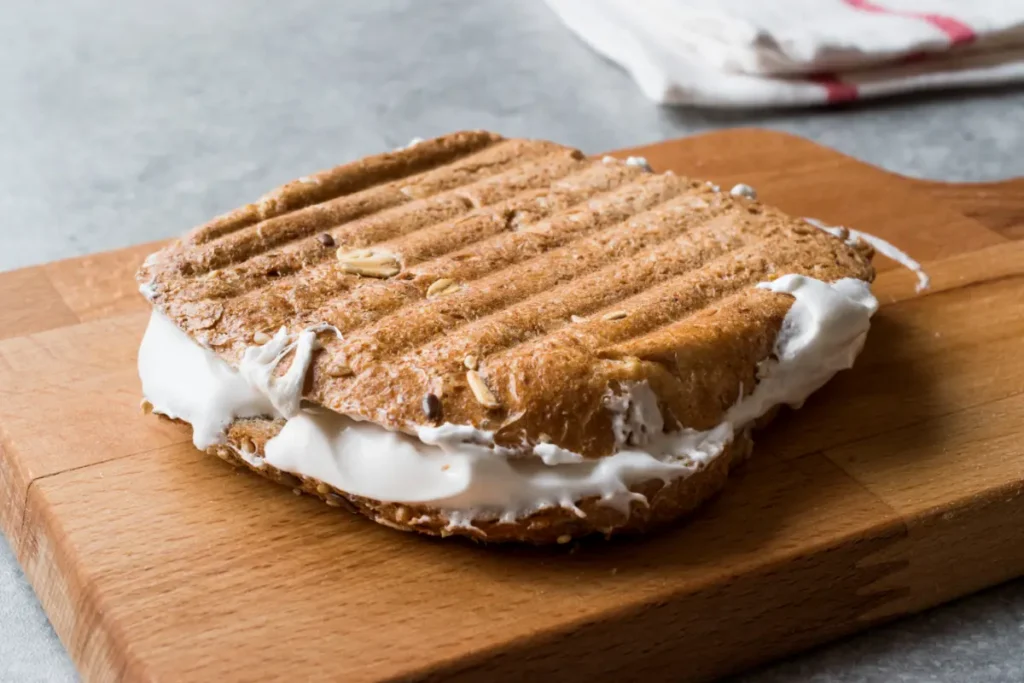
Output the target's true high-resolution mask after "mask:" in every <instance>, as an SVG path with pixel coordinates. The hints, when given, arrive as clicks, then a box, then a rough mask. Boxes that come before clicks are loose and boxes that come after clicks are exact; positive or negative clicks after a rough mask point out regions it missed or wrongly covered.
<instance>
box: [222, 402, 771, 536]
mask: <svg viewBox="0 0 1024 683" xmlns="http://www.w3.org/2000/svg"><path fill="white" fill-rule="evenodd" d="M774 414H775V411H772V412H771V413H770V414H768V415H766V416H764V417H763V418H762V419H761V420H759V421H758V423H757V425H756V426H758V427H759V426H762V425H764V424H766V423H767V422H768V421H770V420H771V419H772V417H773V416H774ZM282 425H283V422H282V421H274V420H267V419H245V420H238V421H236V422H235V423H234V424H232V426H231V427H230V428H229V430H228V433H227V437H228V438H227V443H226V444H218V445H216V446H212V447H210V448H208V449H207V452H208V453H210V454H212V455H216V456H218V457H219V458H221V459H223V460H225V461H227V462H229V463H231V464H232V465H235V466H236V467H243V468H247V469H250V470H252V471H253V472H255V473H257V474H259V475H260V476H262V477H265V478H267V479H270V480H271V481H275V482H277V483H278V484H281V485H283V486H287V487H289V488H291V489H292V490H293V491H295V492H296V493H304V494H308V495H311V496H314V497H316V498H319V499H320V500H322V501H324V502H325V503H327V505H330V506H332V507H337V508H344V509H346V510H348V511H349V512H352V513H358V514H362V515H364V516H366V517H368V518H370V519H372V520H373V521H375V522H377V523H378V524H383V525H385V526H388V527H391V528H393V529H398V530H400V531H414V532H418V533H422V534H428V535H432V536H452V535H457V536H466V537H469V538H471V539H473V540H476V541H487V542H524V543H534V544H552V543H568V542H569V541H571V540H574V539H578V538H581V537H583V536H588V535H591V534H604V535H605V536H606V537H611V536H613V535H620V534H636V533H641V532H646V531H650V530H652V529H654V528H657V527H659V526H662V525H664V524H667V523H669V522H674V521H676V520H679V519H680V518H682V517H685V516H686V515H688V514H690V513H691V512H693V511H694V510H696V509H697V508H698V507H699V506H700V505H701V504H702V503H704V502H705V501H707V500H708V499H709V498H711V497H712V496H714V495H715V494H716V493H718V492H719V491H720V490H721V489H722V488H723V487H724V486H725V484H726V481H727V479H728V476H729V472H730V471H731V470H732V469H733V468H734V467H735V466H736V465H738V464H739V463H741V462H743V461H744V460H746V458H747V457H748V456H749V455H750V453H751V451H752V449H753V441H752V439H751V435H750V431H751V430H750V429H744V430H741V431H739V432H737V433H736V435H735V437H734V438H733V440H732V441H731V442H730V443H729V444H727V445H726V447H725V448H724V450H723V451H722V452H721V454H719V455H718V457H716V458H714V459H713V460H712V461H711V462H710V463H708V464H707V465H706V466H705V467H703V468H702V469H700V470H698V471H696V472H694V473H693V474H691V475H690V476H687V477H680V478H676V479H673V480H671V481H669V482H668V483H665V482H663V481H662V480H661V479H651V480H647V481H644V482H640V483H638V484H636V485H634V486H631V487H630V490H631V491H633V492H634V493H637V494H641V496H642V498H641V497H640V496H638V497H637V500H634V501H633V502H632V503H631V505H630V507H629V511H628V514H627V513H625V512H623V511H621V510H620V509H618V508H616V507H611V506H609V505H607V504H604V503H603V502H602V501H601V499H600V498H599V497H596V496H595V497H590V498H585V499H582V500H579V501H576V507H575V509H574V508H571V507H560V506H553V507H548V508H545V509H542V510H539V511H537V512H534V513H533V514H530V515H527V516H524V517H520V518H518V519H516V520H514V521H502V520H499V519H486V518H479V519H476V520H474V521H473V524H472V525H471V526H470V525H453V524H451V523H450V520H449V518H448V514H447V513H446V511H445V510H443V509H438V508H434V507H431V506H427V505H420V504H409V503H397V502H388V501H381V500H375V499H372V498H366V497H363V496H357V495H353V494H351V493H348V492H346V491H341V490H339V489H337V488H335V487H333V486H331V485H329V484H327V483H325V482H323V481H321V480H319V479H316V478H314V477H307V476H299V475H296V474H293V473H290V472H285V471H283V470H280V469H278V468H276V467H274V466H272V465H270V464H269V463H267V462H265V461H263V454H264V447H265V445H266V443H267V441H269V440H270V439H272V438H273V437H274V436H276V435H277V433H278V432H279V431H280V429H281V426H282ZM644 499H646V501H645V500H644Z"/></svg>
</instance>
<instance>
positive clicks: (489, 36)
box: [0, 0, 1024, 683]
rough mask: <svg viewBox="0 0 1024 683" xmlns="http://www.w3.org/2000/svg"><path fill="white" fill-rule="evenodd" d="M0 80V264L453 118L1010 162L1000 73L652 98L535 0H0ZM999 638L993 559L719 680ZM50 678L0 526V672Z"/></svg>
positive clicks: (900, 657) (107, 242) (551, 130)
mask: <svg viewBox="0 0 1024 683" xmlns="http://www.w3.org/2000/svg"><path fill="white" fill-rule="evenodd" d="M286 4H287V6H286ZM0 93H3V94H2V96H0V97H2V98H3V106H0V270H2V269H7V268H15V267H19V266H24V265H30V264H33V263H39V262H43V261H47V260H50V259H56V258H63V257H67V256H73V255H76V254H85V253H89V252H93V251H99V250H104V249H110V248H114V247H121V246H125V245H129V244H133V243H136V242H141V241H146V240H151V239H156V238H159V237H167V236H170V235H173V234H176V233H179V232H181V231H182V230H183V229H185V228H187V227H189V226H191V225H193V224H195V223H198V222H200V221H201V220H203V219H205V218H208V217H210V216H211V215H213V214H216V213H218V212H220V211H223V210H226V209H228V208H231V207H233V206H235V205H237V204H240V203H243V202H245V201H248V200H250V199H251V198H253V197H255V196H258V195H259V194H261V193H262V192H263V191H264V190H266V189H268V188H270V187H272V186H274V185H276V184H279V183H281V182H283V181H286V180H289V179H291V178H294V177H296V176H299V175H302V174H304V173H306V172H308V171H310V170H311V169H318V168H322V167H327V166H331V165H333V164H335V163H338V162H340V161H343V160H347V159H351V158H354V157H357V156H360V155H363V154H367V153H371V152H376V151H379V150H382V149H388V148H391V147H394V146H397V145H399V144H404V143H405V142H407V141H408V140H409V139H410V138H412V137H413V136H424V137H425V136H430V135H433V134H437V133H442V132H446V131H450V130H455V129H459V128H491V129H495V130H498V131H501V132H504V133H506V134H509V135H528V136H537V137H547V138H553V139H557V140H559V141H563V142H566V143H570V144H573V145H577V146H579V147H581V148H583V149H584V150H587V151H592V152H596V151H600V150H603V149H609V148H614V147H622V146H627V145H633V144H638V143H643V142H651V141H655V140H659V139H663V138H667V137H676V136H680V135H685V134H688V133H692V132H696V131H701V130H707V129H710V128H717V127H722V126H735V125H761V126H767V127H772V128H779V129H783V130H787V131H792V132H795V133H798V134H800V135H804V136H806V137H809V138H812V139H814V140H818V141H820V142H822V143H824V144H827V145H830V146H833V147H836V148H838V149H840V150H843V151H845V152H847V153H849V154H853V155H854V156H858V157H860V158H863V159H866V160H868V161H870V162H872V163H875V164H878V165H881V166H884V167H886V168H888V169H891V170H894V171H897V172H900V173H904V174H909V175H915V176H923V177H929V178H937V179H948V180H982V179H998V178H1003V177H1007V176H1012V175H1024V154H1022V153H1021V152H1022V149H1024V145H1022V143H1024V93H1022V92H1019V91H1017V92H1013V91H1002V92H986V93H981V94H973V95H971V96H970V97H969V98H968V97H966V96H965V95H951V96H947V97H944V98H941V97H939V98H929V99H903V100H898V101H894V102H889V103H885V104H876V105H872V106H870V107H855V108H850V109H842V110H836V111H821V110H819V111H801V112H784V113H776V114H764V115H759V116H750V115H744V116H738V115H726V114H706V113H696V112H680V111H670V110H664V109H659V108H657V107H655V106H653V105H651V104H649V103H648V102H646V101H645V100H643V99H641V97H640V96H639V94H638V92H637V90H636V88H635V87H634V86H633V84H632V83H631V82H630V81H629V80H628V79H627V77H626V76H625V75H624V74H622V73H621V72H619V71H618V70H617V69H615V68H614V67H612V66H611V65H609V64H607V63H605V62H603V61H602V60H601V59H599V58H597V57H595V56H594V55H593V54H591V53H590V52H589V51H588V50H587V49H586V48H584V47H583V46H582V45H581V44H579V43H577V42H576V41H575V40H574V39H572V38H571V37H570V36H569V35H568V33H567V32H566V31H565V30H564V29H563V28H562V27H561V26H560V25H559V24H558V23H557V22H556V21H555V20H554V18H553V16H552V15H551V14H550V13H549V12H548V10H547V9H546V8H545V7H544V6H543V5H542V4H540V2H539V0H522V1H520V2H499V0H475V1H474V0H463V1H455V0H444V1H441V0H433V1H428V0H408V1H406V2H369V1H364V0H359V1H357V0H350V1H349V2H332V1H330V0H319V1H317V0H306V1H292V2H289V3H284V2H270V1H267V2H254V1H252V0H249V1H243V0H230V1H229V0H177V1H176V2H172V1H170V0H164V1H161V2H156V1H153V0H150V1H147V2H128V1H127V0H122V1H121V2H113V1H108V2H103V1H101V0H91V1H86V0H80V1H77V2H71V1H70V0H65V1H63V2H58V1H55V0H49V1H46V2H29V0H4V2H3V3H0ZM0 305H2V302H0ZM1022 643H1024V582H1017V583H1015V584H1011V585H1009V586H1005V587H1002V588H999V589H996V590H993V591H990V592H988V593H985V594H982V595H979V596H976V597H973V598H970V599H968V600H964V601H961V602H960V603H957V604H955V605H952V606H948V607H944V608H941V609H938V610H935V611H933V612H930V613H928V614H926V615H923V616H920V617H917V618H913V619H908V620H904V621H902V622H899V623H898V624H896V625H894V626H891V627H887V628H884V629H877V630H874V631H872V632H870V633H868V634H865V635H863V636H859V637H856V638H853V639H850V640H847V641H845V642H842V643H839V644H836V645H832V646H829V647H826V648H824V649H821V650H818V651H816V652H813V653H810V654H808V655H804V656H801V657H799V658H796V659H793V660H791V661H789V662H785V663H782V664H779V665H775V666H773V667H771V668H768V669H765V670H763V671H761V672H757V673H755V674H752V675H749V676H746V677H744V678H743V679H742V680H743V681H745V682H748V683H769V682H771V683H779V682H782V681H787V682H788V681H821V682H825V681H829V682H831V681H836V682H839V681H842V682H844V683H845V682H850V683H853V682H861V681H942V682H945V681H949V682H954V681H956V682H958V683H959V682H961V681H986V682H1003V681H1022V680H1024V647H1022ZM73 678H74V673H73V669H72V666H71V664H70V662H69V661H68V659H67V658H66V655H65V654H64V653H63V650H62V648H61V647H60V644H59V643H58V642H57V641H56V638H55V637H54V635H53V633H52V631H51V630H50V628H49V625H48V623H47V621H46V617H45V615H44V614H43V613H42V611H41V610H40V608H39V606H38V604H37V603H36V601H35V598H34V596H33V594H32V590H31V588H30V587H29V586H28V585H27V584H26V583H25V581H24V579H23V577H22V576H21V573H20V570H18V569H17V565H16V564H15V562H14V560H13V558H12V556H11V554H10V551H9V549H8V548H7V546H6V544H5V543H2V542H0V681H61V680H73Z"/></svg>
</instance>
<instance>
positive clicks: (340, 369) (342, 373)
mask: <svg viewBox="0 0 1024 683" xmlns="http://www.w3.org/2000/svg"><path fill="white" fill-rule="evenodd" d="M327 374H328V375H330V376H331V377H351V376H352V375H354V374H356V373H355V372H354V371H353V370H352V368H350V367H349V366H348V365H346V364H345V363H340V362H339V363H335V364H334V365H332V366H330V367H329V368H328V369H327Z"/></svg>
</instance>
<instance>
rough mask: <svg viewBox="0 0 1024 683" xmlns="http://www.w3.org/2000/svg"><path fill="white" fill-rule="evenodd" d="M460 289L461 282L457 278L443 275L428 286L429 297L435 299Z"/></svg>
mask: <svg viewBox="0 0 1024 683" xmlns="http://www.w3.org/2000/svg"><path fill="white" fill-rule="evenodd" d="M458 290H459V283H458V282H456V281H455V280H452V279H449V278H446V277H443V278H441V279H440V280H437V281H436V282H434V283H433V284H432V285H430V287H428V288H427V298H428V299H433V298H436V297H439V296H444V295H445V294H452V293H453V292H457V291H458Z"/></svg>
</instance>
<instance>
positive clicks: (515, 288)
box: [138, 131, 916, 544]
mask: <svg viewBox="0 0 1024 683" xmlns="http://www.w3.org/2000/svg"><path fill="white" fill-rule="evenodd" d="M872 242H873V240H870V239H866V238H865V236H864V235H862V234H859V233H857V234H853V233H851V232H850V231H847V230H845V229H841V228H829V227H828V226H824V225H815V224H812V223H808V222H807V221H805V220H803V219H800V218H795V217H791V216H788V215H786V214H785V213H783V212H781V211H779V210H777V209H775V208H772V207H771V206H768V205H765V204H763V203H761V202H759V201H758V200H757V198H756V192H755V191H754V190H753V188H750V187H748V186H745V185H740V186H737V187H735V188H732V190H731V191H723V190H722V189H721V188H718V187H717V186H714V185H713V184H711V183H707V182H702V181H700V180H694V179H689V178H684V177H681V176H677V175H674V174H672V173H654V172H652V171H651V169H650V167H649V166H648V165H647V164H646V162H645V161H644V160H643V159H638V158H630V159H628V160H626V161H620V160H618V159H613V158H611V157H605V158H590V157H587V156H585V155H584V154H582V153H581V152H579V151H578V150H575V149H572V148H569V147H565V146H562V145H559V144H555V143H552V142H546V141H537V140H523V139H506V138H503V137H501V136H499V135H496V134H493V133H488V132H482V131H473V132H459V133H454V134H451V135H446V136H442V137H439V138H435V139H432V140H426V141H416V142H415V143H414V144H412V145H410V146H408V147H406V148H402V149H399V150H395V151H393V152H389V153H384V154H379V155H375V156H370V157H367V158H364V159H361V160H359V161H356V162H353V163H349V164H345V165H342V166H339V167H337V168H333V169H330V170H327V171H323V172H320V173H317V174H314V175H310V176H306V177H303V178H300V179H298V180H296V181H293V182H291V183H288V184H286V185H284V186H282V187H280V188H278V189H276V190H274V191H272V192H271V193H269V194H267V195H265V196H264V197H263V198H261V199H260V200H259V201H257V202H255V203H252V204H248V205H246V206H243V207H241V208H239V209H237V210H235V211H232V212H230V213H228V214H225V215H223V216H220V217H218V218H216V219H214V220H212V221H210V222H209V223H206V224H205V225H201V226H199V227H197V228H195V229H194V230H192V231H191V232H189V233H188V234H186V235H185V236H184V237H183V238H181V239H180V240H177V241H175V242H174V243H172V244H170V245H169V246H167V247H165V248H163V249H161V250H160V251H158V252H156V253H154V254H152V255H151V256H149V257H148V258H147V259H146V261H145V262H144V263H143V265H142V267H141V268H140V270H139V272H138V281H139V285H140V290H141V291H142V293H143V294H144V295H145V296H146V298H147V299H148V300H149V301H150V302H151V303H152V305H153V313H152V316H151V319H150V322H149V326H148V328H147V330H146V333H145V336H144V338H143V342H142V346H141V348H140V351H139V373H140V377H141V383H142V393H143V396H144V399H143V407H144V409H145V410H146V412H152V413H156V414H158V415H161V416H164V417H165V418H168V419H172V420H178V421H181V422H183V423H187V424H188V425H190V426H191V429H192V437H193V442H194V444H195V446H196V448H198V449H201V450H204V451H206V452H208V453H210V454H213V455H216V456H218V457H220V458H222V459H224V460H226V461H228V462H230V463H232V464H233V465H236V466H238V467H244V468H247V469H249V470H252V471H253V472H255V473H256V474H259V475H262V476H263V477H266V478H268V479H271V480H273V481H276V482H278V483H280V484H284V485H285V486H288V487H290V488H292V489H294V490H295V491H296V492H300V493H304V494H308V495H311V496H315V497H317V498H320V499H321V500H323V501H324V502H325V503H326V504H327V505H330V506H333V507H339V508H344V509H346V510H348V511H350V512H355V513H359V514H362V515H365V516H366V517H369V518H370V519H372V520H374V521H376V522H378V523H380V524H384V525H387V526H390V527H394V528H396V529H400V530H404V531H416V532H420V533H424V534H431V535H438V536H451V535H458V536H468V537H470V538H473V539H476V540H482V541H517V542H527V543H535V544H547V543H567V542H569V541H572V540H573V539H577V538H580V537H583V536H587V535H590V534H595V533H596V534H604V535H605V536H613V535H616V534H624V533H637V532H645V531H647V530H650V529H653V528H655V527H658V526H660V525H664V524H666V523H671V522H674V521H676V520H679V519H680V518H683V517H685V516H686V515H687V514H689V513H690V512H692V511H693V510H695V509H696V508H697V507H698V506H700V505H701V503H703V502H704V501H706V500H707V499H708V498H709V497H711V496H713V495H714V494H715V493H716V492H718V491H719V490H721V489H722V487H723V486H725V484H726V482H727V479H728V474H729V472H730V470H732V469H733V468H734V467H736V466H737V465H738V464H739V463H741V462H742V461H743V460H744V459H745V458H746V457H748V455H750V452H751V449H752V440H751V433H752V431H753V430H754V429H755V428H758V427H760V426H762V425H763V424H764V423H765V422H767V421H768V420H770V419H771V417H772V416H773V415H774V413H775V412H776V411H777V409H778V408H780V407H781V406H784V405H789V406H794V407H799V405H800V404H801V403H802V402H803V401H804V400H805V399H806V398H807V397H808V396H809V395H810V394H811V393H812V392H814V391H815V390H817V389H818V388H819V387H821V386H822V385H823V384H825V383H826V382H827V381H828V380H829V379H830V378H831V377H832V376H833V375H834V374H835V373H836V372H838V371H840V370H843V369H846V368H849V367H851V365H852V364H853V362H854V359H855V358H856V356H857V354H858V353H859V351H860V350H861V348H862V346H863V344H864V341H865V337H866V335H867V332H868V328H869V324H870V319H871V316H872V314H873V313H874V312H875V310H876V308H877V302H876V301H875V299H874V297H873V296H872V294H871V290H870V283H871V281H872V279H873V277H874V269H873V268H872V264H871V259H872V255H873V253H874V247H873V246H872ZM876 244H877V243H876ZM881 244H883V245H884V244H885V243H881ZM915 265H916V264H915Z"/></svg>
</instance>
